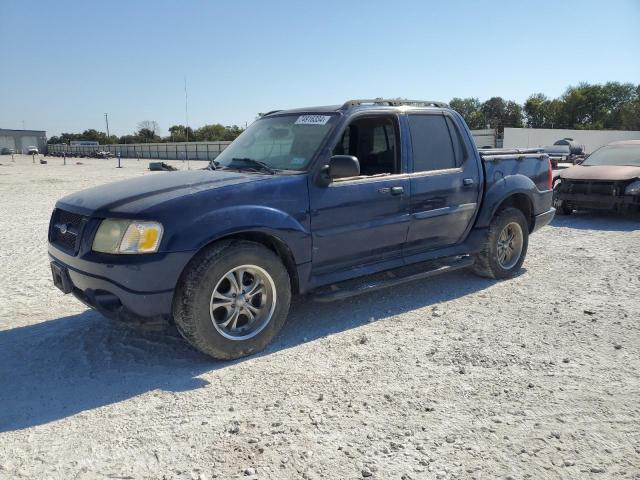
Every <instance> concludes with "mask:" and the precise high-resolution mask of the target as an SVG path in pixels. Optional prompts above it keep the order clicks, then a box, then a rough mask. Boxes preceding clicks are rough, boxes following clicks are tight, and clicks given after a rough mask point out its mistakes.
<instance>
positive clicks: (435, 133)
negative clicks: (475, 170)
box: [408, 114, 462, 172]
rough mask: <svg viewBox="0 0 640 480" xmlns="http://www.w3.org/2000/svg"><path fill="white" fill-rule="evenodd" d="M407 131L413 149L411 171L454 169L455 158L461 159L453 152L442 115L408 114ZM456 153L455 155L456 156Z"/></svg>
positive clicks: (449, 135)
mask: <svg viewBox="0 0 640 480" xmlns="http://www.w3.org/2000/svg"><path fill="white" fill-rule="evenodd" d="M408 117H409V129H410V131H411V144H412V147H413V171H414V172H428V171H432V170H445V169H448V168H456V167H457V166H458V165H459V161H458V160H457V158H460V157H461V154H462V152H460V150H459V148H460V146H459V145H458V149H457V150H458V152H456V151H454V147H453V142H452V140H451V133H450V130H449V126H448V125H447V122H446V120H445V117H444V116H443V115H417V114H414V115H412V114H410V115H409V116H408ZM456 153H457V155H456Z"/></svg>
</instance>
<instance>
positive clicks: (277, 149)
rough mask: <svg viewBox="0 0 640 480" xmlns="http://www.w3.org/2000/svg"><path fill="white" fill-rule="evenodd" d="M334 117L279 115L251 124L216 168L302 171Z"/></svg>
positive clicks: (329, 128)
mask: <svg viewBox="0 0 640 480" xmlns="http://www.w3.org/2000/svg"><path fill="white" fill-rule="evenodd" d="M337 118H338V117H337V115H335V114H334V115H330V114H322V115H282V116H277V117H267V118H262V119H260V120H257V121H255V122H253V123H252V124H251V125H250V126H249V127H248V128H247V129H246V130H245V131H244V132H242V134H241V135H240V136H239V137H238V138H236V139H235V140H234V141H233V143H232V144H231V145H229V146H228V147H227V148H225V149H224V150H223V151H222V153H221V154H220V155H218V156H217V157H216V159H215V164H216V166H222V167H230V168H253V169H259V168H260V166H259V163H262V164H264V166H265V167H266V168H270V169H273V170H304V169H305V168H306V167H307V165H308V164H309V162H310V161H311V159H312V158H313V156H314V155H315V154H316V152H317V151H318V148H320V145H321V144H322V141H323V139H324V138H325V137H326V135H327V134H328V133H329V131H330V130H331V129H332V128H333V126H334V125H335V123H336V121H337Z"/></svg>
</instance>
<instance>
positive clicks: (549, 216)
mask: <svg viewBox="0 0 640 480" xmlns="http://www.w3.org/2000/svg"><path fill="white" fill-rule="evenodd" d="M555 215H556V209H555V208H551V209H550V210H547V211H546V212H544V213H541V214H539V215H536V216H535V217H534V219H533V229H532V230H531V233H533V232H536V231H538V230H540V229H541V228H542V227H544V226H545V225H548V224H549V223H551V220H553V217H555Z"/></svg>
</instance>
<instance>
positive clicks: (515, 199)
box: [492, 192, 535, 233]
mask: <svg viewBox="0 0 640 480" xmlns="http://www.w3.org/2000/svg"><path fill="white" fill-rule="evenodd" d="M507 207H514V208H517V209H518V210H520V211H521V212H522V214H523V215H524V218H526V220H527V225H528V226H529V233H531V231H532V230H533V227H534V226H535V217H534V214H533V202H532V201H531V199H530V198H529V196H528V195H527V194H526V193H522V192H520V193H513V194H511V195H509V196H508V197H507V198H505V199H504V200H503V201H502V203H500V204H499V205H498V206H497V207H496V209H495V210H494V212H493V215H492V218H493V217H494V216H495V215H497V214H498V212H500V211H501V210H503V209H505V208H507Z"/></svg>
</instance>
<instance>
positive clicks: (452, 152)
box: [404, 111, 482, 257]
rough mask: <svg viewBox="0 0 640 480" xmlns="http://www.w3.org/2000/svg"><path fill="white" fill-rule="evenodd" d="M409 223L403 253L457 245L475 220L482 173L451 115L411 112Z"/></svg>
mask: <svg viewBox="0 0 640 480" xmlns="http://www.w3.org/2000/svg"><path fill="white" fill-rule="evenodd" d="M405 120H406V122H407V127H408V130H409V132H410V139H411V148H410V157H411V158H410V164H409V165H410V172H411V173H410V184H411V201H410V207H409V209H410V212H411V224H410V226H409V233H408V236H407V242H406V244H405V249H404V256H405V257H408V256H411V255H419V254H420V253H423V252H427V251H429V250H433V249H437V248H442V247H447V246H451V245H455V244H457V243H460V242H461V241H463V240H464V236H465V234H466V232H467V230H468V228H469V227H470V225H471V222H472V221H473V219H474V217H475V214H476V211H477V209H478V203H479V201H480V192H481V189H480V182H481V178H482V177H481V172H480V171H479V165H478V162H477V161H476V159H475V157H474V156H473V155H472V153H471V149H470V146H469V145H468V143H467V142H466V141H465V140H464V137H463V136H462V130H461V127H460V126H459V124H458V123H457V119H456V118H455V117H453V116H452V115H450V114H448V113H446V112H442V111H434V112H433V113H426V112H420V113H417V112H416V113H408V114H407V116H406V117H405Z"/></svg>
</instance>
